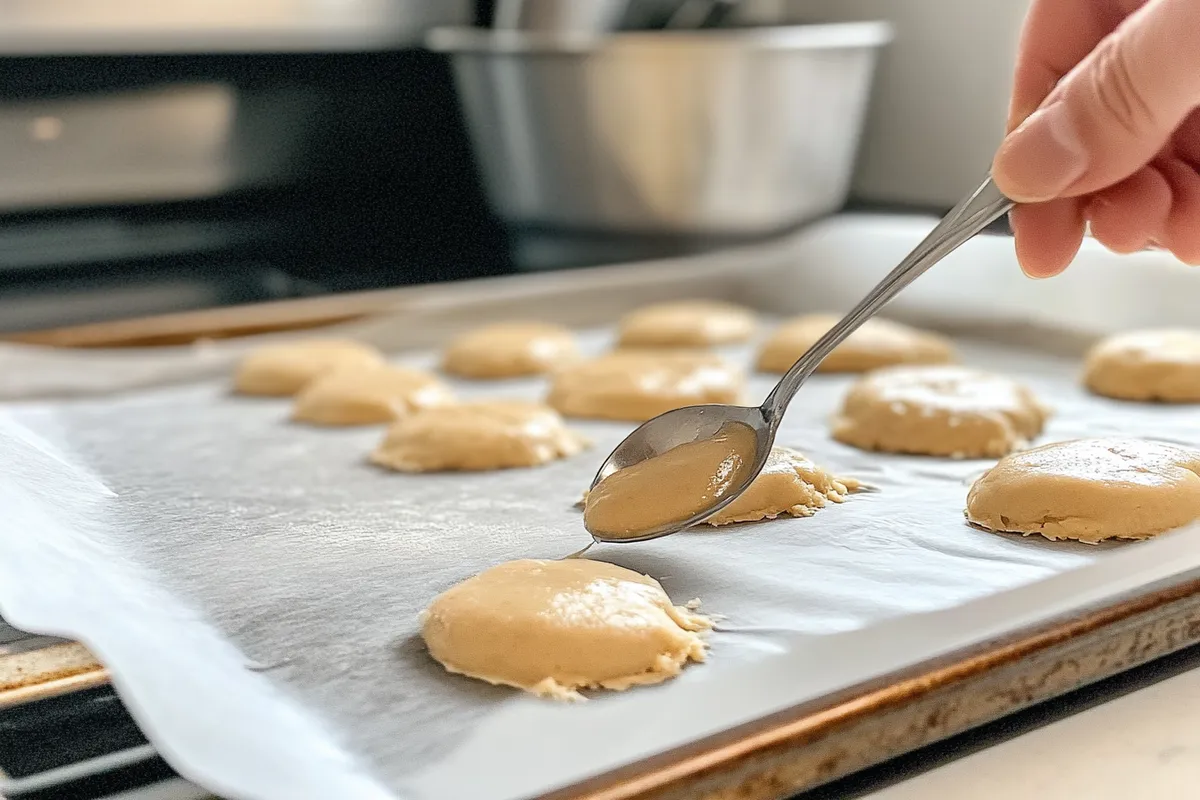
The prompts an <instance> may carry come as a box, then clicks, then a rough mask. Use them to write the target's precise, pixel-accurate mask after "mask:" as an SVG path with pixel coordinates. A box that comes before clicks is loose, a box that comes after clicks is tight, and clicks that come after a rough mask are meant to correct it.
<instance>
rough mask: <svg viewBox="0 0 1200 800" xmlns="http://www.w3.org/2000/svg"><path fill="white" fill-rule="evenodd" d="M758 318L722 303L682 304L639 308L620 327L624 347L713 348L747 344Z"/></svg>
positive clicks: (681, 302) (620, 338)
mask: <svg viewBox="0 0 1200 800" xmlns="http://www.w3.org/2000/svg"><path fill="white" fill-rule="evenodd" d="M753 334H754V315H753V314H752V313H751V312H750V311H748V310H747V309H745V308H742V307H741V306H736V305H734V304H733V303H724V302H721V301H719V300H682V301H678V302H674V303H659V304H657V305H652V306H646V307H645V308H639V309H638V310H637V311H633V312H631V313H629V314H626V315H625V317H623V318H622V319H621V321H620V323H619V324H618V325H617V344H618V346H620V347H711V346H713V345H721V344H734V343H737V342H744V341H746V340H747V339H749V338H750V337H751V336H752V335H753Z"/></svg>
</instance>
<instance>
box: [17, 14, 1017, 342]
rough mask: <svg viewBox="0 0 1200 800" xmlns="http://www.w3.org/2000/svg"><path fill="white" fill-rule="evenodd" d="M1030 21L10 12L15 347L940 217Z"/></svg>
mask: <svg viewBox="0 0 1200 800" xmlns="http://www.w3.org/2000/svg"><path fill="white" fill-rule="evenodd" d="M1026 5H1027V4H1026V3H1025V2H1004V3H987V4H976V3H962V2H958V0H901V1H899V2H897V1H896V0H741V2H729V1H728V0H724V2H721V1H719V0H718V1H712V0H171V2H160V1H159V0H3V2H0V58H2V61H0V63H2V65H3V67H2V69H0V331H3V332H9V333H12V332H18V331H31V330H35V329H40V328H48V327H53V326H64V325H75V324H80V323H86V322H94V321H102V320H111V319H118V318H126V317H132V316H140V315H148V314H161V313H167V312H173V311H182V310H190V309H198V308H206V307H213V306H220V305H229V304H237V303H248V302H258V301H265V300H271V299H280V298H291V297H303V296H314V295H322V294H327V293H331V292H345V291H354V290H364V289H373V288H382V287H390V286H397V285H403V284H409V283H420V282H428V281H441V280H455V279H463V278H472V277H478V276H485V275H497V274H506V273H513V272H521V271H530V270H547V269H561V268H571V267H580V266H587V265H594V264H601V263H612V262H621V261H632V260H639V259H647V258H655V257H661V256H672V255H681V254H686V253H690V252H696V251H700V250H705V249H710V248H713V247H720V246H722V245H724V244H728V243H731V242H740V241H745V240H747V239H754V238H760V237H770V236H774V235H779V234H780V233H781V232H784V231H787V230H789V229H793V228H795V227H796V226H798V225H802V224H804V223H805V222H807V221H811V220H812V219H814V218H818V217H820V216H823V215H827V214H829V213H832V212H834V211H836V210H838V209H839V208H842V207H844V206H846V205H847V204H848V205H849V206H851V207H855V208H863V207H866V208H879V209H882V210H914V209H915V210H922V211H929V212H934V213H937V212H941V211H943V210H945V209H947V208H949V206H950V205H952V204H953V202H954V201H955V200H956V199H957V198H958V197H959V196H961V194H962V192H963V191H964V189H966V188H968V187H970V186H973V185H975V184H976V183H977V182H978V180H979V178H980V176H981V174H982V172H983V171H984V170H985V169H986V166H987V164H988V163H989V161H990V158H991V154H992V150H993V148H994V146H995V144H996V143H997V142H998V141H999V139H1000V136H1001V134H1002V132H1003V131H1002V128H1003V123H1004V117H1005V109H1006V104H1007V94H1008V87H1009V76H1010V72H1011V69H1012V60H1013V50H1014V45H1015V42H1016V37H1017V32H1018V28H1019V25H1020V21H1021V18H1022V16H1023V14H1024V11H1025V7H1026ZM846 22H850V23H858V24H852V25H837V26H834V27H803V28H798V29H797V28H792V27H785V26H795V25H800V24H806V25H813V24H819V23H846ZM464 26H474V29H464ZM696 27H703V28H706V30H702V31H699V32H696V31H695V30H690V31H689V30H688V29H694V28H696ZM435 28H438V29H442V30H438V31H435V32H433V33H431V31H433V29H435ZM446 28H453V30H445V29H446ZM617 29H620V32H619V33H617V34H615V35H612V31H614V30H617Z"/></svg>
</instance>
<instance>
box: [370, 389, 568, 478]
mask: <svg viewBox="0 0 1200 800" xmlns="http://www.w3.org/2000/svg"><path fill="white" fill-rule="evenodd" d="M587 445H588V442H587V441H586V440H585V439H584V438H583V437H581V436H579V435H578V434H576V433H575V432H573V431H571V430H569V429H568V428H567V427H566V426H565V425H564V424H563V421H562V417H560V416H559V415H558V414H557V413H556V412H555V411H554V410H553V409H550V408H547V407H545V406H543V405H541V404H538V403H528V402H524V401H520V400H494V401H487V402H475V403H463V404H461V405H448V406H438V407H436V408H430V409H426V410H424V411H418V412H416V413H414V414H412V415H411V416H408V417H405V418H404V419H402V420H400V421H399V422H397V423H395V424H394V425H392V427H391V428H390V429H389V430H388V432H387V435H386V436H385V437H384V440H383V442H382V443H381V444H380V445H379V447H378V448H376V450H375V452H374V453H372V454H371V461H372V462H374V463H375V464H378V465H379V466H381V467H386V468H388V469H393V470H396V471H398V472H443V471H483V470H493V469H509V468H513V467H536V466H538V465H539V464H545V463H547V462H549V461H554V460H555V459H559V458H566V457H568V456H572V455H575V454H576V453H578V452H580V451H581V450H583V449H584V448H585V447H587Z"/></svg>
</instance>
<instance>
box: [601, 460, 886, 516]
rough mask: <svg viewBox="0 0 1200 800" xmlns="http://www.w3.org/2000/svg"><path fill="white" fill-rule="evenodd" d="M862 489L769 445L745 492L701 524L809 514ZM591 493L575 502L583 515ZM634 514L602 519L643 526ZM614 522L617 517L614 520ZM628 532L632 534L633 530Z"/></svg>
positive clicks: (852, 481)
mask: <svg viewBox="0 0 1200 800" xmlns="http://www.w3.org/2000/svg"><path fill="white" fill-rule="evenodd" d="M679 449H682V448H676V450H679ZM672 452H675V451H668V453H665V454H664V456H666V455H669V454H670V453H672ZM614 474H620V473H614ZM604 488H605V486H604V482H601V483H600V485H599V486H597V487H596V491H597V492H598V491H602V490H604ZM862 488H863V485H862V484H861V483H860V482H859V481H857V480H855V479H854V478H841V477H834V476H833V475H831V474H830V473H828V472H826V471H825V470H824V469H822V468H821V467H818V466H817V465H816V464H814V463H813V462H811V461H809V460H808V459H807V458H805V457H804V456H803V455H802V454H800V453H798V452H796V451H795V450H792V449H790V448H787V447H773V448H771V455H769V456H768V457H767V463H766V465H765V466H764V467H763V470H762V472H760V473H758V477H756V478H755V479H754V481H753V482H752V483H751V484H750V485H749V486H748V487H747V488H746V491H745V492H743V493H742V494H741V496H739V497H738V499H736V500H734V501H733V502H732V503H730V504H729V505H728V506H726V507H725V508H723V509H721V511H720V512H718V513H717V514H715V515H714V516H712V517H711V518H709V519H707V520H705V524H707V525H712V526H714V527H716V526H719V525H731V524H733V523H736V522H758V521H760V520H764V519H775V518H776V517H780V516H782V515H784V514H788V515H790V516H793V517H811V516H812V515H813V514H815V513H816V511H817V509H821V508H824V507H825V504H826V503H827V502H834V503H841V502H843V501H845V499H846V497H847V496H849V495H850V494H852V493H854V492H857V491H859V490H860V489H862ZM592 494H593V492H584V493H583V499H582V500H581V501H580V502H579V505H580V506H582V507H583V509H584V512H585V514H586V512H587V510H588V508H589V505H588V498H589V497H591V496H592ZM597 499H599V498H597ZM660 500H667V498H665V497H662V498H660ZM591 508H592V513H593V515H595V514H596V509H597V508H598V506H597V502H596V501H595V500H593V502H592V505H591ZM637 513H638V508H637V507H636V506H635V507H633V508H627V509H626V519H625V520H624V522H625V524H624V525H623V526H620V525H613V524H612V522H613V520H605V521H606V522H608V523H609V524H608V525H607V527H609V528H618V527H623V528H624V529H625V530H630V531H637V530H638V529H639V528H645V527H647V526H646V523H645V522H640V523H639V522H638V521H637V519H636V517H634V518H633V519H632V520H631V519H629V517H631V516H632V515H636V514H637ZM693 513H695V512H693ZM653 516H654V517H658V516H661V513H660V512H658V511H655V512H654V514H653ZM689 516H691V514H686V515H684V516H683V517H682V518H684V519H686V518H687V517H689ZM618 521H620V520H619V519H618ZM610 535H611V533H610ZM632 535H636V533H634V534H632Z"/></svg>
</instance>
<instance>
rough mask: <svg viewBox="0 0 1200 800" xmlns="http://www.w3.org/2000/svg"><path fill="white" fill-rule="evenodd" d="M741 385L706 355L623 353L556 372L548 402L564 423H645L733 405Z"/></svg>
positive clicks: (736, 375) (720, 363)
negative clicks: (682, 411) (668, 414)
mask: <svg viewBox="0 0 1200 800" xmlns="http://www.w3.org/2000/svg"><path fill="white" fill-rule="evenodd" d="M743 384H744V377H743V376H742V373H741V372H740V371H739V370H738V369H736V368H735V367H733V366H731V365H729V364H727V363H725V362H724V361H722V360H721V359H719V358H718V357H717V356H715V355H712V354H710V353H695V352H679V351H670V350H664V351H654V350H622V351H619V352H615V353H609V354H607V355H604V356H601V357H599V358H596V359H593V360H591V361H583V362H580V363H578V364H573V365H571V366H568V367H565V368H563V369H561V370H559V371H558V372H557V373H556V374H555V375H554V380H553V382H552V384H551V386H550V394H549V398H548V400H547V402H548V403H549V404H550V405H551V406H553V407H554V408H556V409H558V410H559V411H560V412H562V413H563V414H565V415H566V416H568V417H586V418H591V419H610V420H624V421H628V422H644V421H646V420H648V419H650V418H651V417H656V416H658V415H659V414H662V413H663V412H665V411H670V410H672V409H676V408H682V407H683V406H691V405H701V404H704V403H736V402H738V400H739V399H740V398H741V395H742V387H743Z"/></svg>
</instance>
